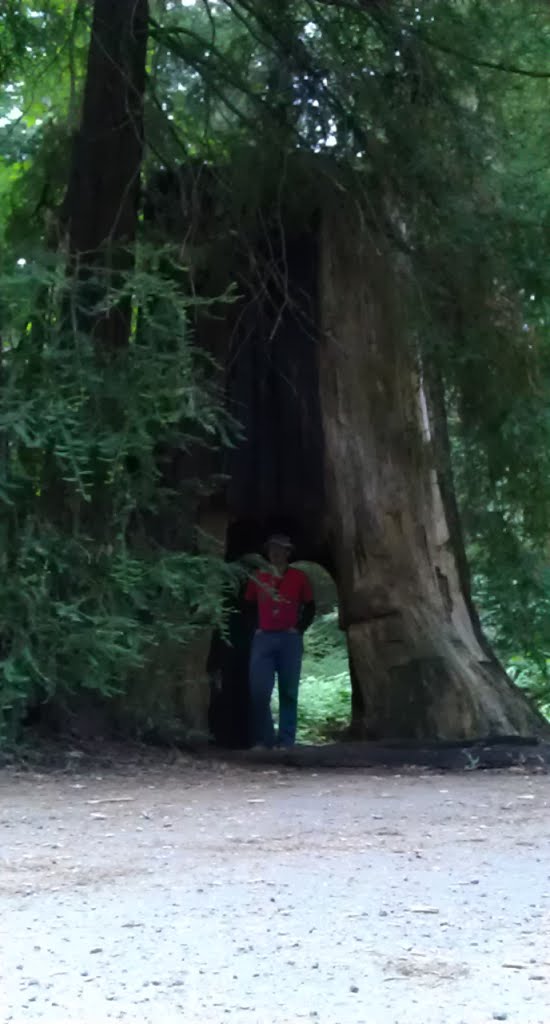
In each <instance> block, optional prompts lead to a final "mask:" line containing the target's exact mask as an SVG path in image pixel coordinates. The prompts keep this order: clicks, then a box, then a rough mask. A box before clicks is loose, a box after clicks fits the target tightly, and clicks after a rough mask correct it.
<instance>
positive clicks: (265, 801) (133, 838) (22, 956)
mask: <svg viewBox="0 0 550 1024" xmlns="http://www.w3.org/2000/svg"><path fill="white" fill-rule="evenodd" d="M549 802H550V780H549V778H548V777H547V776H543V775H539V776H536V775H535V776H530V777H529V776H523V775H521V774H519V773H509V774H492V775H491V774H487V773H469V774H465V775H461V776H445V775H443V776H419V775H417V776H415V777H411V776H407V775H406V774H404V775H401V776H399V775H394V774H386V775H378V776H376V775H374V774H372V773H366V772H357V773H355V774H353V775H350V774H339V773H319V774H315V773H311V772H308V773H285V772H284V771H283V772H279V771H274V770H266V771H261V770H259V771H255V772H250V773H246V772H244V771H243V770H234V769H227V770H226V771H225V772H223V773H221V774H218V775H215V774H213V772H212V769H211V768H206V767H203V768H197V767H195V768H193V767H190V766H189V765H188V764H187V763H185V762H183V761H182V763H181V764H180V765H179V766H172V767H169V768H166V767H161V766H158V767H157V768H154V767H150V768H148V769H146V770H144V771H143V772H142V774H141V775H140V776H139V777H138V776H136V775H132V774H130V773H128V772H127V773H126V774H120V773H118V774H116V773H113V772H105V773H103V774H101V773H98V774H91V775H90V774H84V773H83V774H81V775H78V774H76V775H75V774H69V775H55V776H36V775H35V776H28V775H26V776H21V777H17V775H15V774H14V773H13V772H11V773H9V772H4V773H2V774H1V775H0V826H1V831H0V836H1V845H0V899H1V915H0V928H1V933H2V955H1V961H0V975H1V979H0V984H1V993H2V996H1V1002H0V1006H1V1010H0V1019H1V1020H2V1021H5V1022H7V1021H13V1022H16V1024H23V1022H24V1024H27V1022H33V1021H41V1022H44V1024H92V1022H93V1024H103V1022H107V1021H127V1022H132V1024H134V1022H135V1024H138V1022H139V1024H150V1022H154V1024H171V1022H175V1021H178V1022H185V1024H224V1022H226V1021H227V1022H229V1024H296V1022H299V1021H309V1022H311V1021H313V1022H315V1024H394V1022H395V1024H486V1022H487V1024H488V1022H491V1021H493V1020H508V1021H510V1022H512V1021H513V1022H517V1024H548V1022H549V1020H550V945H549V937H550V932H549V925H550V916H549V914H550V852H549V849H550V847H549V839H550V813H549Z"/></svg>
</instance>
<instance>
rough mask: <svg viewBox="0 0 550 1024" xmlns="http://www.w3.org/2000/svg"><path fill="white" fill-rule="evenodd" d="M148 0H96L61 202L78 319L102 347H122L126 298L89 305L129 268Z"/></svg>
mask: <svg viewBox="0 0 550 1024" xmlns="http://www.w3.org/2000/svg"><path fill="white" fill-rule="evenodd" d="M148 16H149V9H148V0H95V3H94V14H93V23H92V33H91V39H90V47H89V52H88V68H87V76H86V87H85V92H84V103H83V110H82V118H81V125H80V130H79V132H78V134H77V136H76V138H75V143H74V149H73V159H72V166H71V174H70V180H69V188H68V190H67V196H66V199H65V210H64V214H65V219H66V221H67V225H68V233H69V247H70V252H71V258H72V263H73V269H74V272H75V278H76V281H77V282H78V287H77V289H76V291H77V294H78V303H77V307H78V324H79V326H80V327H81V329H88V330H89V331H90V332H91V333H93V334H94V335H95V336H98V337H101V339H102V341H104V342H105V343H106V344H107V345H108V346H120V345H124V344H126V342H127V340H128V333H129V329H130V302H129V300H127V301H124V302H121V303H119V304H116V305H115V306H114V307H113V308H112V309H111V310H110V311H109V313H108V314H105V315H102V316H100V317H98V316H97V313H96V311H95V309H94V306H95V305H96V304H97V302H98V301H99V300H100V299H102V298H103V296H104V295H105V294H106V293H107V292H108V291H109V289H111V288H116V287H117V285H119V283H120V280H121V274H122V273H123V272H124V271H127V270H129V269H131V267H132V265H133V253H132V245H133V242H134V241H135V236H136V227H137V214H138V201H139V192H140V170H141V162H142V154H143V97H144V90H145V63H146V54H147V30H148Z"/></svg>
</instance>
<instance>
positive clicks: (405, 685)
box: [320, 200, 548, 740]
mask: <svg viewBox="0 0 550 1024" xmlns="http://www.w3.org/2000/svg"><path fill="white" fill-rule="evenodd" d="M392 262H393V261H392V259H391V258H390V254H389V253H388V252H386V251H385V249H384V242H383V240H382V239H381V238H378V237H376V238H375V237H373V236H372V234H369V232H368V230H367V229H366V226H365V223H364V220H363V218H362V216H361V211H360V210H359V209H354V208H353V207H352V205H351V204H349V203H348V201H347V200H346V201H344V200H342V201H341V202H340V205H338V203H337V202H336V201H335V202H334V204H333V205H332V207H330V208H326V209H325V212H324V220H323V227H322V244H321V268H320V281H321V286H320V296H321V300H320V306H321V309H320V316H321V348H320V395H321V408H322V414H323V426H324V434H325V467H326V487H327V500H328V521H329V523H330V524H331V537H330V543H331V546H332V550H333V555H334V562H335V565H336V566H337V576H338V582H339V591H340V595H341V616H342V621H343V624H344V626H345V628H346V631H347V636H348V645H349V652H350V663H351V665H352V666H353V672H354V676H355V682H356V685H357V686H359V688H360V691H361V695H362V701H361V700H360V699H359V698H358V696H356V700H355V706H356V708H357V709H359V712H358V713H360V714H361V715H362V723H359V722H358V721H357V720H356V721H355V723H354V724H355V727H356V731H357V726H358V725H362V729H363V733H364V734H365V735H368V736H370V737H372V738H382V737H384V738H395V739H414V740H421V739H425V738H430V739H441V740H455V739H456V740H461V739H471V738H473V737H476V736H490V735H494V736H497V735H513V734H524V735H525V734H531V735H532V734H533V733H535V734H537V733H538V734H542V733H544V732H546V731H547V729H548V726H547V724H546V723H545V721H544V719H543V718H542V717H541V716H540V715H539V714H538V712H537V711H536V710H535V709H534V708H533V707H532V706H531V704H530V703H529V701H528V700H527V698H526V697H525V695H524V694H523V693H522V692H521V691H520V690H519V689H517V688H516V687H515V686H514V685H513V684H512V683H511V681H510V680H509V679H508V677H507V676H506V674H505V672H504V671H503V670H502V668H501V667H500V665H499V664H498V662H497V660H496V659H495V658H494V656H493V655H492V653H491V651H490V648H489V647H488V645H487V644H486V642H485V641H484V640H483V638H482V637H481V633H480V629H479V624H478V623H477V622H476V621H475V619H474V616H473V614H472V610H471V604H470V601H469V596H468V594H467V593H466V581H465V580H464V578H463V574H462V576H461V571H460V570H461V566H463V565H464V564H465V560H464V557H463V551H461V550H460V545H461V540H460V536H459V534H458V532H457V531H456V530H452V529H449V522H450V520H451V518H452V517H451V515H450V514H449V500H448V493H447V495H445V493H444V492H445V487H443V488H442V486H440V483H441V480H440V477H438V473H437V462H438V460H437V458H436V449H437V444H438V438H437V432H434V431H433V429H432V425H431V423H432V422H433V421H432V418H431V416H430V410H429V407H428V400H427V397H426V390H427V389H426V390H425V389H424V387H423V385H422V380H421V374H420V372H419V367H418V362H417V359H416V357H415V353H414V352H413V351H412V347H411V345H410V343H409V341H408V340H407V337H406V332H405V331H404V330H403V326H402V323H401V321H400V311H399V298H398V297H399V293H400V281H399V280H398V279H397V277H396V275H395V274H392V272H391V266H392ZM451 511H452V510H451Z"/></svg>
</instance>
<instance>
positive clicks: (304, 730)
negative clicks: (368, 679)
mask: <svg viewBox="0 0 550 1024" xmlns="http://www.w3.org/2000/svg"><path fill="white" fill-rule="evenodd" d="M350 713H351V682H350V676H349V665H348V655H347V648H346V641H345V636H344V634H343V633H342V631H341V629H340V628H339V626H338V612H337V611H336V610H335V611H333V612H329V613H327V614H326V615H321V616H318V618H317V619H316V620H315V622H314V623H313V625H312V626H311V629H309V630H308V632H307V633H306V636H305V642H304V662H303V671H302V682H301V685H300V713H299V719H298V740H299V741H300V742H301V743H322V742H327V740H331V739H334V737H335V736H336V735H337V734H338V732H341V731H342V730H344V729H345V728H346V727H347V726H348V725H349V721H350Z"/></svg>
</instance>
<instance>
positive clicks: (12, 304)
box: [0, 252, 233, 723]
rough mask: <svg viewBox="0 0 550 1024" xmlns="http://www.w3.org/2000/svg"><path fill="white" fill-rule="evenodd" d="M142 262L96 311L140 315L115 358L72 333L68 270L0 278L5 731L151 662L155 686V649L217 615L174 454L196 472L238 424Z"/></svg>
mask: <svg viewBox="0 0 550 1024" xmlns="http://www.w3.org/2000/svg"><path fill="white" fill-rule="evenodd" d="M166 260H167V254H166V253H165V254H163V263H166ZM155 261H156V262H158V258H157V257H155ZM138 262H139V269H138V270H136V271H135V272H133V273H132V274H129V275H128V276H127V278H126V280H125V281H123V283H122V287H121V290H120V291H119V292H117V294H111V295H108V296H107V297H106V298H104V299H103V300H102V303H101V309H96V310H94V311H93V314H94V316H98V315H100V313H101V312H105V311H108V310H109V308H110V307H111V305H113V304H119V303H120V301H121V295H122V296H123V295H124V294H125V293H126V294H129V295H131V296H132V302H133V304H134V308H135V309H136V311H137V310H139V319H138V323H137V329H136V330H135V331H134V335H133V337H132V339H131V343H130V344H129V345H128V347H127V348H124V349H123V350H122V351H118V352H116V353H109V354H108V355H106V354H105V353H102V352H101V351H98V349H97V347H96V346H95V345H94V342H93V341H92V340H91V338H90V336H89V335H86V334H83V333H81V332H79V331H78V329H77V328H76V327H74V326H73V324H74V322H75V320H76V319H77V316H76V313H75V314H74V316H73V312H74V311H73V303H74V301H75V292H74V285H73V282H72V281H71V279H70V278H69V277H67V276H66V274H65V270H64V267H63V265H62V264H57V263H56V262H52V261H51V260H50V261H49V263H48V261H47V260H46V259H45V258H42V259H38V258H37V259H36V260H35V261H33V263H32V264H30V263H28V264H27V265H26V266H24V267H19V268H17V271H16V272H15V273H12V274H11V275H10V276H8V275H4V277H3V279H2V297H3V304H2V352H3V358H2V395H3V400H2V406H1V409H0V445H1V449H0V501H1V502H2V505H3V514H2V532H1V537H0V609H1V611H0V638H1V662H0V672H1V676H0V680H1V681H0V713H1V714H3V715H4V716H5V718H6V720H7V721H11V722H12V723H13V722H16V721H17V719H18V717H19V716H20V714H21V713H22V712H23V710H24V708H25V706H26V705H27V704H28V703H29V701H38V700H44V699H46V698H48V697H51V696H53V695H56V696H57V697H63V695H67V694H70V693H73V692H75V691H77V690H78V689H79V688H82V687H83V688H85V689H89V690H93V691H96V692H98V693H100V694H102V695H109V694H112V693H114V692H120V691H123V690H124V688H125V687H126V686H127V685H128V684H129V682H130V681H131V678H132V674H135V673H136V672H138V671H139V670H142V669H143V668H144V666H147V665H148V666H149V672H150V675H151V683H154V661H155V657H156V652H158V650H159V649H160V648H161V647H162V645H163V644H164V643H167V642H170V643H172V644H173V643H177V644H184V643H187V642H188V641H189V639H190V638H191V637H192V636H193V635H194V634H195V632H196V631H197V629H199V628H201V627H205V626H208V625H210V624H211V623H213V622H216V621H218V620H219V619H220V617H221V609H222V603H223V598H224V595H225V594H226V592H227V588H228V587H230V586H231V585H232V582H233V576H232V573H231V572H230V570H229V569H228V568H227V567H226V566H225V565H224V563H223V562H222V561H221V560H220V559H219V558H218V557H215V556H211V555H208V554H207V553H202V554H201V553H200V552H199V551H198V550H197V548H196V543H195V538H194V535H193V528H192V522H193V516H192V512H193V504H194V501H195V500H196V497H197V486H196V485H194V484H193V481H192V479H186V478H185V469H183V471H182V470H180V471H179V472H178V474H176V475H174V473H173V471H172V466H171V459H170V458H169V457H168V456H170V457H172V456H173V455H174V453H179V456H180V458H182V459H183V467H185V465H186V458H187V465H188V466H190V455H191V453H192V452H193V451H196V450H197V449H204V448H205V447H215V446H217V445H218V444H219V443H220V441H221V439H222V437H224V438H225V439H227V438H228V433H227V432H228V430H231V429H232V428H231V424H230V423H229V422H228V421H227V418H226V416H225V414H224V413H223V411H222V407H221V404H220V396H219V395H218V394H217V393H216V390H215V388H214V387H213V386H212V384H211V383H210V382H209V380H211V379H212V369H211V366H210V365H209V364H208V362H205V360H204V357H202V356H200V355H199V354H198V353H197V352H195V351H194V349H193V346H192V344H191V341H190V338H189V332H188V328H187V321H188V308H187V304H186V302H185V300H184V299H183V298H182V296H181V291H180V288H179V286H178V284H177V283H176V282H175V281H174V274H173V273H171V274H170V275H168V274H163V273H161V272H160V271H159V270H157V269H155V266H154V265H150V264H151V263H152V261H149V260H148V256H147V254H146V253H143V252H141V253H140V257H139V261H138ZM148 264H149V266H148ZM77 294H78V293H77ZM174 522H176V523H177V524H178V533H177V536H176V537H174V530H173V527H172V528H170V524H173V523H174Z"/></svg>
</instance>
